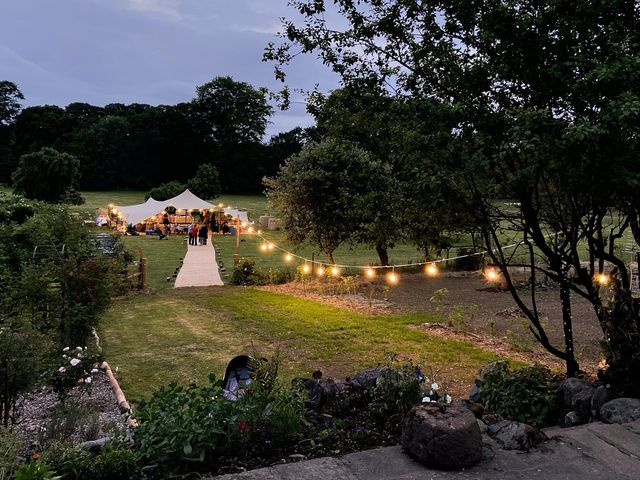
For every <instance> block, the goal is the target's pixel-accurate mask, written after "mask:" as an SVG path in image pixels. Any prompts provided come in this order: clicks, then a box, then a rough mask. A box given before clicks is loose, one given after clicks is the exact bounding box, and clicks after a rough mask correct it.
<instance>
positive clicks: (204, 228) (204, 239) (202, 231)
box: [198, 223, 209, 245]
mask: <svg viewBox="0 0 640 480" xmlns="http://www.w3.org/2000/svg"><path fill="white" fill-rule="evenodd" d="M208 234H209V229H208V228H207V224H206V223H203V224H202V226H200V230H199V231H198V235H200V245H206V244H207V236H208Z"/></svg>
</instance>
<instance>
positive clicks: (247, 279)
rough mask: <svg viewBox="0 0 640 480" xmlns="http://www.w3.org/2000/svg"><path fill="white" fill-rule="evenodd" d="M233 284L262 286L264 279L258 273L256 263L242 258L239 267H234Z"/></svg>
mask: <svg viewBox="0 0 640 480" xmlns="http://www.w3.org/2000/svg"><path fill="white" fill-rule="evenodd" d="M231 283H233V284H234V285H261V284H262V283H263V278H262V275H260V273H258V272H257V271H256V262H254V261H253V260H251V259H248V258H241V259H240V262H239V263H238V265H236V266H235V267H233V275H232V276H231Z"/></svg>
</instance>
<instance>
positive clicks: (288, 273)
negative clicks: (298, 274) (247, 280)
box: [264, 267, 295, 285]
mask: <svg viewBox="0 0 640 480" xmlns="http://www.w3.org/2000/svg"><path fill="white" fill-rule="evenodd" d="M294 277H295V270H294V269H292V268H289V267H284V268H270V269H269V270H267V273H266V274H265V275H264V281H265V283H267V284H269V285H282V284H283V283H288V282H291V281H293V279H294Z"/></svg>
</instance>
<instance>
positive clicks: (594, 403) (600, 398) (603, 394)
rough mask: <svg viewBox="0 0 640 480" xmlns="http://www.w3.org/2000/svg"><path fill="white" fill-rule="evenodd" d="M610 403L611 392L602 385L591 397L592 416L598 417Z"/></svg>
mask: <svg viewBox="0 0 640 480" xmlns="http://www.w3.org/2000/svg"><path fill="white" fill-rule="evenodd" d="M608 401H609V390H607V388H606V387H605V386H604V385H600V386H599V387H598V388H596V391H595V392H594V394H593V397H591V415H592V416H594V417H597V416H598V415H599V413H600V409H601V408H602V406H603V405H604V404H605V403H607V402H608Z"/></svg>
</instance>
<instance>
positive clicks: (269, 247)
mask: <svg viewBox="0 0 640 480" xmlns="http://www.w3.org/2000/svg"><path fill="white" fill-rule="evenodd" d="M256 235H257V236H258V237H260V238H261V239H262V240H264V242H265V243H264V244H263V246H264V248H262V247H261V248H260V249H261V250H262V251H264V252H268V251H269V250H273V249H276V250H280V251H281V252H283V253H285V254H287V255H288V256H290V258H291V259H293V258H297V259H299V260H301V261H303V262H304V263H311V264H315V265H319V266H321V267H337V268H352V269H359V270H361V269H385V270H386V269H389V268H391V269H394V268H403V267H416V266H418V267H419V266H422V265H435V264H437V263H443V262H450V261H453V260H458V259H460V258H469V257H476V256H478V255H484V254H485V253H488V250H482V251H480V252H476V253H469V254H465V255H458V256H456V257H449V258H442V259H440V260H428V261H424V262H415V263H400V264H397V265H346V264H340V263H329V262H323V261H320V260H312V259H309V258H306V257H303V256H301V255H298V254H296V253H293V252H291V251H289V250H287V249H285V248H282V247H281V246H280V245H278V244H276V243H274V242H273V241H271V240H269V239H268V238H266V237H264V236H263V235H262V234H261V233H260V232H259V231H258V232H257V233H256ZM523 243H524V242H523V241H520V242H518V243H512V244H511V245H505V246H504V247H501V248H494V249H493V251H494V252H497V251H499V250H505V249H509V248H517V247H519V246H520V245H522V244H523Z"/></svg>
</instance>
